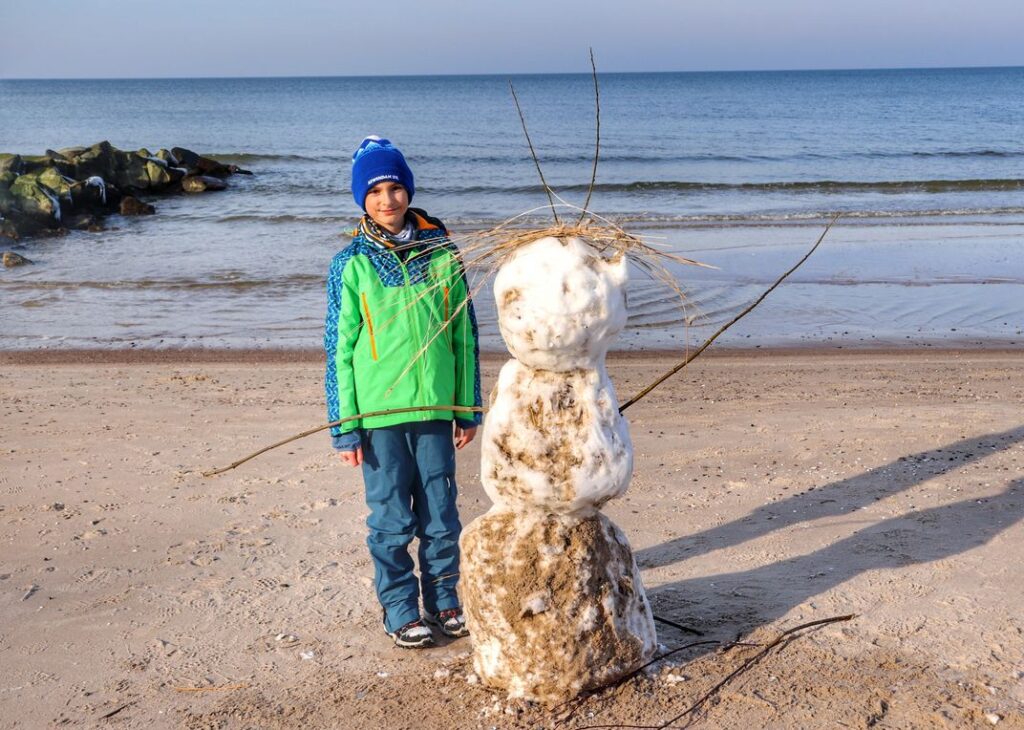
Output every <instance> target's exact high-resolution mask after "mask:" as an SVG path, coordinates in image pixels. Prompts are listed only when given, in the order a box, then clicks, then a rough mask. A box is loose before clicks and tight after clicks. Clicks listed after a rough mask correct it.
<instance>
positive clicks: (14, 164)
mask: <svg viewBox="0 0 1024 730" xmlns="http://www.w3.org/2000/svg"><path fill="white" fill-rule="evenodd" d="M21 166H22V162H21V155H12V154H10V153H9V152H0V172H3V173H6V172H13V173H15V174H18V173H20V172H21Z"/></svg>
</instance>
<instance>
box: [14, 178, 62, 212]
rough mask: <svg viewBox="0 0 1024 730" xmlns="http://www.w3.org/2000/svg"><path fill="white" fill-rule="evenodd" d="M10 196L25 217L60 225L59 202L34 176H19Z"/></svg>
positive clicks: (54, 194)
mask: <svg viewBox="0 0 1024 730" xmlns="http://www.w3.org/2000/svg"><path fill="white" fill-rule="evenodd" d="M11 194H12V195H13V196H14V198H15V202H16V204H17V206H18V209H19V210H20V211H21V212H22V213H23V214H25V215H26V216H28V217H30V218H34V219H35V220H37V221H39V222H41V223H46V224H59V223H60V200H59V199H58V197H57V195H56V193H54V192H53V191H52V190H50V189H49V188H47V187H46V186H45V185H40V184H39V180H38V177H37V176H36V175H34V174H27V175H21V176H19V177H18V179H17V180H15V181H14V184H13V185H11Z"/></svg>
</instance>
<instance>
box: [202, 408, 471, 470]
mask: <svg viewBox="0 0 1024 730" xmlns="http://www.w3.org/2000/svg"><path fill="white" fill-rule="evenodd" d="M483 410H484V409H483V408H479V407H477V406H412V407H410V408H391V409H388V410H386V411H370V412H369V413H357V414H356V415H354V416H348V417H347V418H342V419H341V420H340V421H331V422H330V423H326V424H324V425H323V426H317V427H316V428H311V429H308V430H306V431H303V432H302V433H297V434H295V435H294V436H290V437H288V438H286V439H283V440H281V441H278V442H277V443H276V444H271V445H270V446H264V447H263V448H262V449H260V450H259V451H254V452H253V453H251V454H249V455H248V456H246V457H245V458H242V459H239V460H238V461H236V462H234V463H233V464H230V465H228V466H225V467H222V468H220V469H211V470H210V471H204V472H203V476H204V477H212V476H216V475H217V474H223V473H224V472H226V471H230V470H231V469H234V468H235V467H236V466H241V465H242V464H244V463H245V462H247V461H249V460H250V459H255V458H256V457H257V456H259V455H260V454H263V453H266V452H267V451H270V450H271V449H276V448H277V447H278V446H284V445H285V444H287V443H291V442H292V441H298V440H299V439H301V438H305V437H306V436H310V435H312V434H314V433H318V432H320V431H326V430H327V429H329V428H333V427H334V426H340V425H341V424H343V423H348V422H349V421H355V420H357V419H359V418H371V417H373V416H389V415H391V414H393V413H414V412H416V411H456V412H458V413H482V412H483Z"/></svg>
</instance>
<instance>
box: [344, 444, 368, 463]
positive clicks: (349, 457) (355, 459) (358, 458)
mask: <svg viewBox="0 0 1024 730" xmlns="http://www.w3.org/2000/svg"><path fill="white" fill-rule="evenodd" d="M338 456H340V457H341V463H342V464H344V465H345V466H359V465H360V464H362V463H363V447H362V446H357V447H356V450H355V451H339V452H338Z"/></svg>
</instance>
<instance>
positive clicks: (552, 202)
mask: <svg viewBox="0 0 1024 730" xmlns="http://www.w3.org/2000/svg"><path fill="white" fill-rule="evenodd" d="M508 88H509V89H510V90H511V91H512V101H514V102H515V103H516V111H517V112H519V123H520V124H522V125H523V134H524V135H525V136H526V144H528V145H529V146H530V155H531V156H532V157H533V164H534V165H536V166H537V174H538V175H539V176H540V184H541V185H543V186H544V192H545V193H547V195H548V203H549V204H550V205H551V215H553V216H554V217H555V225H556V226H558V225H561V224H562V223H561V221H559V220H558V212H557V211H556V210H555V199H554V198H553V197H551V188H550V187H548V182H547V180H545V179H544V172H543V171H542V170H541V169H540V160H539V159H537V152H536V150H534V149H533V141H532V140H530V133H529V132H528V131H527V130H526V117H524V116H523V108H522V107H521V106H519V97H518V96H516V87H515V86H513V85H512V79H509V81H508Z"/></svg>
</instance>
